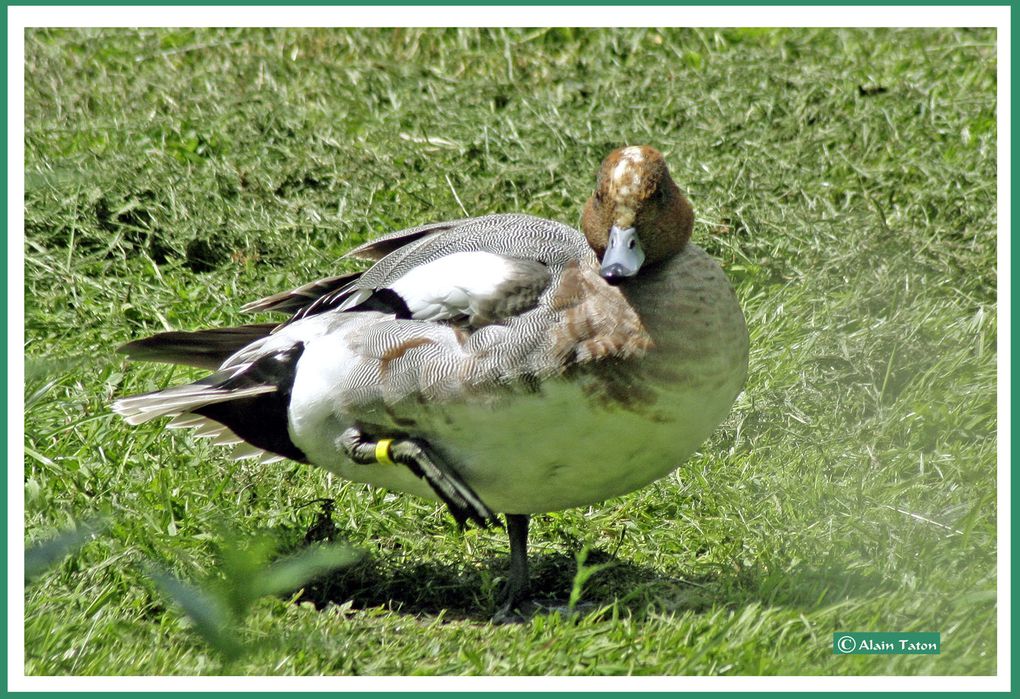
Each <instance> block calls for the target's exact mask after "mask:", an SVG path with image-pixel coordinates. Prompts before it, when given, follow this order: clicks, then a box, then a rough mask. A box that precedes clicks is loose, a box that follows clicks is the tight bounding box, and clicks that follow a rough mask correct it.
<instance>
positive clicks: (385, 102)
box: [25, 29, 997, 675]
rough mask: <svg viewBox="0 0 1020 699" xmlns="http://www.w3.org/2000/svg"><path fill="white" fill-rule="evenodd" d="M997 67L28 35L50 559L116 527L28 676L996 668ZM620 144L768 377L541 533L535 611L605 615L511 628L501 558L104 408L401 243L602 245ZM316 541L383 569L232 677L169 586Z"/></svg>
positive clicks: (368, 36)
mask: <svg viewBox="0 0 1020 699" xmlns="http://www.w3.org/2000/svg"><path fill="white" fill-rule="evenodd" d="M995 42H996V36H995V33H994V32H993V31H984V30H978V31H955V30H897V31H893V30H888V31H886V30H878V31H871V30H864V31H858V30H852V31H832V30H781V31H773V30H718V31H716V30H685V31H668V32H666V31H659V30H633V31H632V30H625V31H624V30H599V31H579V30H567V29H557V30H549V31H545V30H520V31H499V30H493V31H473V30H443V31H437V30H400V31H376V30H369V31H342V30H336V31H328V30H324V31H304V30H274V31H250V30H244V31H241V30H236V31H235V30H138V31H127V30H116V31H111V30H80V31H78V30H74V31H41V30H30V31H29V32H28V33H27V34H26V53H27V57H26V61H27V64H26V72H25V75H26V95H25V98H26V99H25V105H26V106H25V109H26V171H25V178H26V202H25V218H26V221H25V226H26V231H25V233H26V242H25V297H26V299H25V324H26V326H25V331H26V341H25V342H26V344H25V361H26V386H25V409H26V415H25V431H26V437H25V447H26V462H25V527H26V536H27V540H28V541H29V542H38V541H42V540H45V539H48V538H49V537H53V536H55V535H56V534H57V533H58V532H60V531H64V530H66V529H68V528H73V527H74V525H75V523H78V522H90V521H94V520H97V519H98V518H101V519H102V520H103V521H104V522H105V523H106V528H105V530H104V531H103V533H102V534H99V535H97V536H96V538H94V539H93V540H91V541H90V542H89V543H87V544H85V545H84V546H83V547H82V548H80V550H78V551H77V552H76V553H74V554H72V555H70V556H69V557H67V558H66V559H64V560H63V561H62V562H61V563H59V564H58V565H56V566H55V567H53V568H50V570H49V571H48V572H47V573H45V574H43V575H41V576H40V577H38V578H36V579H35V580H34V581H33V582H32V583H31V584H29V585H28V587H27V589H26V592H25V595H26V618H25V644H26V656H27V657H26V666H25V671H26V673H29V674H90V675H91V674H103V675H105V674H116V675H120V674H146V675H147V674H203V673H208V674H216V673H223V672H232V673H235V672H236V673H249V674H299V675H315V674H415V673H422V674H484V673H499V674H600V673H608V674H619V673H634V674H770V675H771V674H834V675H856V674H990V673H994V672H995V670H996V663H995V657H996V636H995V632H996V622H995V611H996V597H995V587H996V577H995V566H996V540H995V526H996V478H995V469H996V456H995V455H996V427H997V423H996V349H995V340H996V266H995V265H996V199H995V181H996V180H995V176H996V175H995V173H996V140H995V130H996V111H995V110H996V98H995V90H996V85H995V68H996V66H995ZM626 143H631V144H634V143H650V144H653V145H656V146H658V147H659V148H660V149H662V150H663V151H664V152H665V153H666V154H667V157H668V160H669V162H670V163H671V168H672V171H673V173H674V177H675V178H676V179H677V181H678V182H679V183H680V185H681V186H682V187H684V188H685V189H686V190H687V191H689V192H690V196H691V199H692V201H693V203H694V205H695V208H696V211H697V224H696V230H695V238H696V240H697V242H698V243H699V244H701V245H702V246H704V247H706V248H707V249H708V250H709V251H710V252H711V253H712V254H713V255H715V256H716V257H717V258H718V259H720V260H721V262H722V263H723V265H724V266H725V268H726V270H727V273H728V274H729V276H730V278H731V279H732V280H733V282H734V284H735V286H736V289H737V293H738V295H739V297H740V299H741V302H742V304H743V307H744V309H745V313H746V316H747V320H748V326H749V328H750V332H751V341H752V350H751V374H750V378H749V380H748V384H747V388H746V392H745V393H744V394H742V396H741V397H740V398H739V399H738V401H737V404H736V406H735V407H734V410H733V412H732V415H731V416H730V418H729V419H728V420H727V421H726V422H725V423H724V424H723V425H722V426H721V427H720V428H719V430H718V431H717V432H716V434H715V435H714V436H713V437H712V438H711V439H710V440H709V441H708V442H707V443H706V444H705V445H704V447H703V449H702V450H701V451H700V452H699V453H698V454H696V455H695V456H694V457H693V458H692V459H690V460H689V461H688V462H687V463H686V464H684V465H683V466H681V467H680V468H679V470H678V471H677V472H676V473H675V474H673V475H672V476H670V477H668V478H664V479H662V480H661V481H659V482H657V483H655V484H653V485H651V486H649V487H647V488H644V489H642V490H640V491H638V492H635V493H632V494H630V495H628V496H626V497H622V498H617V499H614V500H611V501H608V502H605V503H603V504H600V505H598V506H593V507H590V508H587V509H575V510H570V511H566V512H558V513H552V514H549V515H546V516H541V517H538V518H536V521H535V524H534V525H533V530H532V548H531V550H532V554H533V556H534V564H535V567H536V573H535V574H536V584H537V587H538V590H539V594H540V595H545V596H548V597H555V598H558V599H560V600H566V599H567V597H568V596H570V595H571V592H572V591H576V592H580V605H579V607H578V610H579V614H578V615H576V616H575V617H572V618H561V617H558V616H555V615H539V616H536V617H535V618H533V619H531V620H530V621H529V622H528V623H526V624H523V625H520V626H511V627H494V626H491V625H489V624H488V623H487V619H488V615H489V614H491V612H492V611H493V608H494V605H495V600H494V596H495V593H496V591H497V590H498V586H499V584H500V576H501V575H502V574H503V571H504V566H505V565H506V561H507V550H508V549H507V543H506V540H505V536H504V535H503V533H502V532H499V531H481V530H477V529H471V530H468V531H465V532H460V531H458V530H457V529H456V527H455V525H454V523H453V520H452V519H451V518H450V517H449V516H448V515H446V514H445V513H444V512H443V510H442V508H441V507H439V506H436V505H434V504H431V503H427V502H423V501H420V500H417V499H415V498H413V497H409V496H400V495H394V494H388V493H385V492H382V491H377V490H373V489H371V488H367V487H364V486H360V485H355V484H350V483H344V482H341V481H340V480H339V479H337V478H335V477H331V476H330V475H329V474H327V473H324V472H322V471H320V470H317V469H315V468H312V467H305V466H301V465H297V464H293V463H290V462H284V463H282V464H275V465H272V466H268V467H261V468H259V467H256V466H254V465H251V464H249V463H247V462H242V463H234V462H231V461H229V460H227V459H226V458H225V455H224V453H223V452H222V451H220V450H218V449H217V448H215V447H211V446H209V445H208V444H206V443H204V442H202V441H201V440H195V439H192V438H191V437H189V436H187V435H185V434H182V433H180V432H174V433H168V432H165V431H162V430H161V429H160V427H159V425H147V426H144V427H140V428H130V427H128V426H127V425H125V424H124V423H123V422H122V421H121V420H120V419H119V418H117V417H115V416H114V415H112V414H111V413H110V411H109V404H110V401H111V399H113V398H114V397H116V396H121V395H126V394H130V393H135V392H140V391H145V390H151V389H155V388H158V387H160V386H165V385H168V384H171V383H176V382H180V381H185V380H188V379H190V378H193V377H195V376H197V374H196V373H195V372H193V371H190V370H186V369H173V368H168V367H165V366H147V365H130V366H129V365H128V364H126V363H125V362H124V361H123V360H122V359H121V358H120V357H118V356H116V355H114V354H112V352H111V349H112V348H113V347H114V346H116V345H118V344H119V343H122V342H124V341H126V340H128V339H132V338H136V337H139V336H142V335H145V334H147V333H151V332H154V331H160V330H164V329H169V328H198V327H206V326H217V325H224V324H228V323H237V322H241V321H242V316H241V315H239V313H238V310H237V309H238V307H239V306H240V305H241V304H242V303H243V302H244V301H248V300H251V299H255V298H258V297H260V296H262V295H265V294H268V293H271V292H274V291H278V290H281V289H283V288H290V287H291V286H293V285H295V284H297V283H300V282H303V281H307V280H311V279H315V278H318V277H322V276H327V275H330V274H335V273H337V272H338V271H340V270H343V269H347V268H348V267H349V266H350V265H351V264H352V263H349V262H340V261H339V257H340V255H341V254H342V253H343V252H344V251H345V250H347V249H349V248H350V247H351V246H353V245H355V244H356V243H359V242H361V241H363V240H365V239H367V238H370V237H373V236H375V235H378V234H381V233H384V232H386V231H389V230H394V229H396V228H399V227H404V226H408V225H412V224H416V223H419V222H424V221H429V220H441V219H449V218H456V217H459V216H462V215H463V213H464V211H467V212H468V213H470V214H483V213H489V212H499V211H526V212H530V213H533V214H537V215H540V216H545V217H549V218H553V219H557V220H561V221H564V222H568V223H576V222H577V221H578V219H579V214H580V208H581V204H582V203H583V201H584V199H585V198H586V196H587V195H588V193H589V192H590V190H591V189H592V186H593V175H594V172H595V169H596V167H597V166H598V163H599V162H600V160H601V159H602V157H603V156H604V155H605V154H606V153H608V151H609V150H611V149H612V148H614V147H616V146H618V145H620V144H626ZM320 498H332V499H333V501H334V503H333V509H332V511H331V513H329V515H330V516H329V517H325V516H324V513H323V509H322V504H321V503H316V502H315V501H317V499H320ZM309 503H311V504H309ZM310 529H316V530H317V531H320V532H321V531H327V533H329V534H330V535H331V537H332V538H336V539H338V540H341V541H344V540H345V541H349V542H350V543H351V544H352V545H354V546H355V547H357V548H358V549H360V550H361V551H362V552H363V559H362V561H361V562H360V563H358V564H356V565H354V566H351V567H349V568H346V569H345V570H344V571H343V572H342V573H340V574H338V575H334V576H332V577H329V578H325V579H320V580H318V581H316V582H315V583H313V584H310V585H309V586H307V587H306V588H305V590H304V593H303V596H300V597H299V599H298V600H296V601H295V600H294V599H292V598H291V597H278V596H269V597H265V598H262V599H261V600H260V601H258V602H255V603H254V604H253V605H252V607H251V608H250V610H249V611H248V613H247V616H246V618H245V619H244V620H243V621H242V623H241V624H240V625H239V627H238V631H237V633H238V634H239V637H240V639H241V640H242V641H244V642H246V643H249V644H250V647H251V650H250V652H248V653H247V654H245V655H242V656H241V657H239V658H236V659H233V660H229V661H228V660H226V659H224V658H223V657H222V656H221V655H219V654H217V653H216V652H215V651H214V650H213V649H211V648H210V647H209V646H208V645H206V644H205V643H204V642H203V641H202V639H201V638H200V636H199V635H197V634H196V633H195V632H194V631H193V630H192V628H191V627H190V624H189V622H188V621H187V620H186V618H185V617H184V616H183V615H182V614H181V612H180V611H179V608H178V607H177V606H175V605H174V604H172V603H171V602H170V601H169V600H168V598H167V597H166V596H164V595H163V594H162V593H161V592H160V588H158V587H157V585H156V583H155V582H154V580H153V578H152V577H151V576H149V575H148V574H147V573H146V571H147V570H148V569H149V567H150V566H157V567H158V568H159V569H160V570H163V571H166V572H167V574H169V575H172V576H175V579H179V580H183V581H199V580H204V579H207V578H209V576H212V577H213V578H215V577H216V576H217V575H218V573H217V571H222V566H223V561H224V560H225V558H226V559H229V554H230V551H231V550H232V543H231V542H232V541H233V539H232V537H252V536H259V535H262V534H269V535H271V536H272V537H274V539H275V540H277V541H279V542H282V545H283V546H284V548H287V549H295V548H299V547H300V546H301V544H302V542H303V541H304V539H305V536H306V533H307V532H309V530H310ZM224 532H230V533H229V534H225V533H224ZM312 538H314V537H312ZM326 538H330V537H326ZM585 549H587V550H588V551H587V561H586V562H585V563H584V566H583V567H581V568H580V569H579V563H578V561H579V560H583V556H582V557H580V558H575V557H576V556H577V554H578V552H580V551H582V550H585ZM604 563H608V564H609V565H608V566H607V567H606V568H604V569H599V570H597V571H596V572H595V573H594V574H593V575H592V576H591V577H590V578H589V579H587V581H586V582H584V585H583V587H579V586H578V585H575V583H579V582H580V581H581V580H582V578H583V577H584V575H585V574H586V572H587V571H588V569H590V568H591V566H598V565H601V564H604ZM579 570H581V571H583V572H582V575H581V576H580V577H579V576H578V572H579ZM836 630H875V631H940V632H941V633H942V639H943V650H942V654H941V655H938V656H853V657H837V656H833V655H832V650H831V648H832V646H831V639H832V633H833V632H834V631H836Z"/></svg>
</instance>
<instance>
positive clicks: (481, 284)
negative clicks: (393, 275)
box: [390, 252, 530, 321]
mask: <svg viewBox="0 0 1020 699" xmlns="http://www.w3.org/2000/svg"><path fill="white" fill-rule="evenodd" d="M519 262H523V261H518V260H515V259H513V258H509V257H504V256H502V255H496V254H493V253H490V252H457V253H454V254H452V255H447V256H446V257H441V258H439V259H438V260H434V261H432V262H429V263H427V264H424V265H420V266H418V267H415V268H414V269H412V270H411V271H409V272H408V273H407V274H405V275H404V276H402V277H400V279H398V280H397V281H395V282H394V283H393V284H391V285H390V288H391V289H392V290H393V291H395V292H396V293H397V294H399V295H400V297H401V298H402V299H404V303H406V304H407V308H408V310H410V311H411V317H412V318H414V319H415V320H427V321H435V320H448V319H451V318H457V317H463V316H468V317H473V316H477V315H481V314H482V312H483V309H484V308H486V307H491V306H493V305H499V302H500V300H501V299H500V296H501V295H502V293H504V290H506V289H507V288H508V287H513V286H514V284H513V282H514V280H515V278H516V277H517V276H519V274H520V273H521V269H520V265H519V264H517V263H519ZM525 264H526V263H525ZM529 269H530V267H529Z"/></svg>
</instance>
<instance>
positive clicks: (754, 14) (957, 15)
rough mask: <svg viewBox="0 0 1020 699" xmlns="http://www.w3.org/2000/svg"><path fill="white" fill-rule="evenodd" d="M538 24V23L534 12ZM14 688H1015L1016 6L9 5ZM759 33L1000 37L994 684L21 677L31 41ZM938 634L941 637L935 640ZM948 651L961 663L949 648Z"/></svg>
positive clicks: (976, 680)
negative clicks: (968, 30) (400, 30)
mask: <svg viewBox="0 0 1020 699" xmlns="http://www.w3.org/2000/svg"><path fill="white" fill-rule="evenodd" d="M538 13H540V15H539V14H538ZM7 18H8V25H7V60H8V69H7V71H8V93H7V100H8V101H7V105H8V106H7V118H8V122H7V123H8V127H7V128H8V132H7V143H8V153H9V155H8V162H7V173H8V190H7V201H8V204H7V205H8V238H7V255H8V270H7V274H8V276H7V292H8V296H7V304H8V328H7V332H8V367H7V372H8V381H9V387H8V396H7V407H8V435H9V444H8V486H7V487H8V565H7V571H8V581H7V585H8V595H9V597H8V628H7V638H8V656H7V662H8V673H9V675H8V688H7V689H8V691H61V692H64V691H98V690H102V691H190V690H203V691H209V690H223V691H248V692H251V691H256V692H258V691H325V690H330V691H337V690H343V691H408V692H411V691H414V692H426V691H427V692H432V691H450V690H453V691H479V690H489V691H496V690H499V691H566V690H571V691H588V692H592V691H594V692H603V691H679V690H684V691H706V690H716V691H748V690H751V691H832V690H837V691H876V690H881V691H889V690H893V691H896V690H901V691H903V690H908V691H929V692H930V691H968V692H984V691H1009V689H1010V687H1011V683H1010V678H1011V667H1010V650H1011V644H1010V633H1009V632H1010V625H1009V620H1010V605H1011V599H1010V562H1011V551H1010V521H1011V507H1010V506H1011V503H1010V497H1009V495H1010V469H1009V466H1010V424H1011V423H1010V393H1009V387H1010V367H1011V357H1010V349H1011V343H1010V306H1011V304H1010V289H1011V280H1010V173H1011V168H1010V166H1011V163H1010V135H1011V131H1010V56H1011V43H1010V8H1008V7H866V8H862V7H789V6H784V7H778V6H777V7H543V8H540V9H539V8H534V7H449V6H447V7H399V8H396V7H360V6H359V7H101V6H96V7H8V8H7ZM539 25H540V26H591V27H630V26H692V27H719V26H751V27H782V26H798V27H841V26H854V27H884V26H893V27H898V26H904V27H955V26H967V27H976V26H982V27H997V28H998V91H999V93H998V163H999V168H998V175H999V177H998V226H999V228H998V230H999V235H998V284H999V286H998V371H999V375H998V379H999V391H998V424H999V426H1000V428H999V434H998V488H999V500H998V505H999V512H998V516H999V519H998V537H999V540H998V551H999V556H998V675H997V676H994V677H840V678H839V680H838V682H836V683H834V682H833V680H832V679H831V678H826V677H764V678H756V677H608V678H605V677H602V678H595V677H512V678H507V677H501V678H492V677H463V678H460V677H457V678H447V677H415V678H411V677H158V678H157V677H117V678H113V677H78V678H74V677H72V678H65V677H25V675H24V667H25V662H24V660H25V654H24V652H25V649H24V624H23V622H24V587H23V583H22V580H23V574H24V557H23V556H22V551H23V550H24V544H23V542H24V508H25V505H24V487H23V472H22V470H21V469H18V468H15V467H14V465H16V464H23V463H24V397H23V396H24V392H23V386H24V357H23V354H22V352H23V348H24V325H25V323H24V211H23V202H24V70H23V66H24V58H25V44H24V30H25V28H26V27H48V26H61V27H71V26H82V27H88V26H92V27H98V26H103V27H137V26H149V27H156V26H195V27H210V26H212V27H224V26H296V27H315V26H352V27H360V26H383V27H389V26H410V27H414V26H418V27H474V26H516V27H532V26H539ZM936 630H937V629H936ZM945 650H946V652H952V651H951V649H950V648H946V649H945Z"/></svg>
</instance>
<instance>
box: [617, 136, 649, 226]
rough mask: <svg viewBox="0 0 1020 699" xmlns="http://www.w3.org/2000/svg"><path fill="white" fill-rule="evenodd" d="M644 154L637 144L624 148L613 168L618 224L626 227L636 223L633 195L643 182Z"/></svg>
mask: <svg viewBox="0 0 1020 699" xmlns="http://www.w3.org/2000/svg"><path fill="white" fill-rule="evenodd" d="M643 161H644V156H642V154H641V149H640V148H639V147H637V146H630V147H628V148H624V149H623V151H622V152H621V153H620V162H619V163H617V165H616V167H615V168H614V169H613V186H612V189H613V192H614V196H613V198H614V199H615V200H616V225H618V226H620V227H621V228H626V227H627V226H630V225H631V224H633V223H634V207H633V206H632V202H631V197H633V195H634V193H635V191H636V189H637V186H638V184H639V183H640V182H641V163H642V162H643Z"/></svg>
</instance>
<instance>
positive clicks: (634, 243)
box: [627, 238, 637, 250]
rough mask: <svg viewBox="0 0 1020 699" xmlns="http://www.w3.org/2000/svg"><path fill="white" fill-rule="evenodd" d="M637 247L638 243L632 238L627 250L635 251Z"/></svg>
mask: <svg viewBox="0 0 1020 699" xmlns="http://www.w3.org/2000/svg"><path fill="white" fill-rule="evenodd" d="M635 245H637V241H636V240H634V239H633V238H631V239H630V242H628V243H627V249H628V250H633V249H634V246H635Z"/></svg>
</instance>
